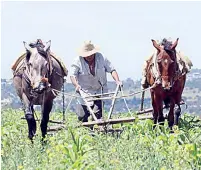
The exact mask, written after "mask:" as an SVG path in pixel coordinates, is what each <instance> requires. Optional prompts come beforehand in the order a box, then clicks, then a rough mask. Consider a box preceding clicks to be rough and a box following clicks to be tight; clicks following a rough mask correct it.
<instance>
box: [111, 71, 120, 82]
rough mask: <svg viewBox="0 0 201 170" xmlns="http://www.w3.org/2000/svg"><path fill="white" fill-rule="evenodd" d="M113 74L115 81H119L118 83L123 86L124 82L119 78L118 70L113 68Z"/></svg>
mask: <svg viewBox="0 0 201 170" xmlns="http://www.w3.org/2000/svg"><path fill="white" fill-rule="evenodd" d="M111 75H112V78H113V79H114V80H115V82H116V83H117V85H120V86H122V82H121V81H120V80H119V75H118V73H117V71H116V70H113V71H112V72H111Z"/></svg>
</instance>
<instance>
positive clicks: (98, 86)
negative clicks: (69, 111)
mask: <svg viewBox="0 0 201 170" xmlns="http://www.w3.org/2000/svg"><path fill="white" fill-rule="evenodd" d="M78 54H79V56H78V57H77V58H76V59H75V60H74V62H73V64H72V65H71V68H70V79H71V82H72V83H73V85H74V86H75V89H76V92H78V93H79V94H80V95H81V97H86V96H90V95H94V94H100V93H105V92H107V90H108V89H107V76H106V73H111V75H112V77H113V79H114V80H115V81H116V84H117V85H120V86H122V82H121V81H120V80H119V76H118V74H117V71H116V70H115V68H114V67H113V66H112V64H111V62H110V61H109V60H108V59H107V58H105V57H103V55H102V54H101V53H100V52H99V49H98V47H97V46H95V45H94V44H92V42H91V41H86V42H84V44H83V45H82V47H81V48H80V49H79V52H78ZM78 102H79V105H78V107H77V115H78V120H80V121H82V122H88V117H89V116H90V113H89V110H88V109H87V106H86V103H85V102H84V101H83V100H82V99H81V98H79V99H78ZM87 103H88V105H89V106H90V107H91V108H92V109H93V112H94V114H95V116H96V117H97V119H101V117H102V109H103V108H102V107H103V106H102V101H101V100H96V101H89V102H87Z"/></svg>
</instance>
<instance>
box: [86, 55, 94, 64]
mask: <svg viewBox="0 0 201 170" xmlns="http://www.w3.org/2000/svg"><path fill="white" fill-rule="evenodd" d="M94 56H95V54H92V55H90V56H87V57H85V59H86V60H87V61H88V62H91V61H93V60H94Z"/></svg>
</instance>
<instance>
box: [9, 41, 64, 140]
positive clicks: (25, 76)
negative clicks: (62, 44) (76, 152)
mask: <svg viewBox="0 0 201 170" xmlns="http://www.w3.org/2000/svg"><path fill="white" fill-rule="evenodd" d="M24 46H25V49H26V57H25V58H24V59H23V60H22V61H21V64H20V66H19V68H18V69H17V71H15V72H14V77H13V84H14V87H15V89H16V91H17V95H18V96H19V97H20V99H21V101H22V103H23V105H24V110H25V118H26V120H27V123H28V137H29V139H31V140H32V139H33V137H34V135H35V134H36V120H35V117H34V108H33V105H41V123H40V128H41V132H42V137H43V138H44V137H45V135H46V133H47V124H48V121H49V114H50V112H51V110H52V106H53V99H54V98H55V97H56V96H55V94H54V93H53V92H52V89H56V90H59V91H60V90H61V88H62V86H63V83H64V81H63V80H64V77H65V76H67V75H66V74H65V73H64V71H63V69H62V67H61V65H60V64H59V62H58V61H57V60H56V59H55V58H54V57H52V56H51V55H50V46H51V41H48V42H47V43H46V44H45V45H43V46H40V45H38V44H27V43H26V42H24Z"/></svg>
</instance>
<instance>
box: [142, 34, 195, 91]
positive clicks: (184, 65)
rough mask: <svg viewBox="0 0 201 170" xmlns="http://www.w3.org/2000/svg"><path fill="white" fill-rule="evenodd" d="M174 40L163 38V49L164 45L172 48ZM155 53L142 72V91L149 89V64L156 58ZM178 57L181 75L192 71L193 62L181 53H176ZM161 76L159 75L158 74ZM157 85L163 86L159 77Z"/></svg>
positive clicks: (149, 58)
mask: <svg viewBox="0 0 201 170" xmlns="http://www.w3.org/2000/svg"><path fill="white" fill-rule="evenodd" d="M172 43H173V42H172V40H171V39H166V38H163V40H162V41H161V42H160V43H159V44H160V46H161V47H164V45H166V46H171V45H172ZM154 54H155V52H154V53H153V54H152V55H151V56H149V57H148V58H147V59H146V61H145V63H144V66H143V72H142V80H141V89H145V88H147V87H148V82H147V78H146V76H147V69H148V68H147V67H148V65H149V63H150V62H151V60H152V58H153V56H154ZM176 56H177V62H178V65H179V70H180V72H181V73H188V72H189V71H190V69H191V67H192V66H193V64H192V62H191V60H190V59H189V58H188V57H187V56H185V55H184V54H183V53H182V52H181V51H177V52H176ZM158 76H159V74H158ZM156 79H157V82H156V83H157V84H161V79H160V77H157V78H156Z"/></svg>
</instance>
